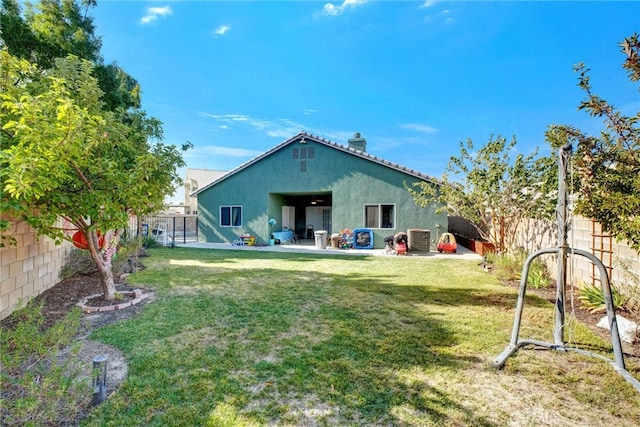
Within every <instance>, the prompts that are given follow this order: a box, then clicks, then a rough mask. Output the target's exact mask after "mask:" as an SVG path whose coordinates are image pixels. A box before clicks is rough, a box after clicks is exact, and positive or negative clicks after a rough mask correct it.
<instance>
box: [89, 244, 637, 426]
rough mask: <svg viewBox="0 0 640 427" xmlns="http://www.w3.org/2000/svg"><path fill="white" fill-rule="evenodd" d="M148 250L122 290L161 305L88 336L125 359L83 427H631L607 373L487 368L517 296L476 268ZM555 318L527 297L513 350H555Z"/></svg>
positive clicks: (591, 366) (526, 354)
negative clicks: (525, 345) (521, 341)
mask: <svg viewBox="0 0 640 427" xmlns="http://www.w3.org/2000/svg"><path fill="white" fill-rule="evenodd" d="M149 252H150V255H151V256H150V257H149V258H145V259H144V260H143V262H144V263H145V265H146V266H147V269H146V270H144V271H141V272H139V273H136V274H134V275H132V276H131V277H130V278H129V283H130V284H132V285H137V286H146V287H149V288H152V289H153V290H154V291H155V292H156V296H157V297H156V299H155V301H153V302H152V303H150V304H149V305H148V306H147V307H146V308H145V310H144V311H143V312H142V314H140V315H139V316H137V317H135V318H133V319H130V320H128V321H126V322H123V323H120V324H114V325H111V326H109V327H106V328H103V329H101V330H98V331H97V332H96V333H94V334H93V336H92V338H93V339H97V340H100V341H103V342H105V343H108V344H111V345H114V346H117V347H119V348H120V349H122V351H123V352H124V353H125V355H126V357H127V359H128V360H129V363H130V365H129V375H128V378H127V380H126V381H125V383H124V384H123V385H122V387H121V388H120V390H119V391H118V392H117V393H116V394H115V395H114V396H112V397H110V398H109V400H108V401H107V402H105V403H104V404H102V405H100V406H99V407H97V408H96V409H95V410H94V411H92V413H91V414H90V416H89V417H88V418H86V419H85V420H84V421H83V425H100V426H107V425H108V426H133V425H145V426H146V425H156V426H173V425H176V426H177V425H181V426H238V425H291V426H294V425H295V426H310V425H385V426H386V425H427V426H429V425H438V426H441V425H445V426H446V425H455V426H460V425H474V426H504V425H541V424H544V425H558V426H560V425H562V426H566V425H594V426H596V425H614V424H615V425H618V426H626V425H628V426H635V425H638V424H640V405H638V403H639V402H640V394H639V393H638V392H636V391H635V390H634V389H633V388H632V387H631V386H629V385H628V384H627V383H626V382H625V381H624V380H623V379H622V377H621V376H619V375H618V374H616V373H615V372H614V370H613V369H612V368H611V366H609V365H608V364H607V363H605V362H602V361H601V360H598V359H595V358H589V357H585V356H581V355H578V354H576V353H568V354H567V353H556V352H551V351H546V350H545V351H540V350H533V349H525V350H521V351H520V352H518V353H517V354H516V355H515V357H512V358H510V359H509V360H508V362H507V365H506V367H505V369H503V370H500V371H495V370H494V369H492V368H491V367H490V366H489V363H490V362H491V360H493V358H494V357H495V356H496V355H498V354H499V353H500V352H501V351H502V350H503V349H504V347H505V345H506V344H507V343H508V341H509V337H510V334H511V327H512V323H513V312H514V307H515V302H516V294H517V290H516V289H514V288H508V287H505V286H502V285H500V284H499V283H498V281H497V280H496V279H495V278H494V277H493V276H491V275H490V274H488V273H485V272H483V271H482V269H481V268H480V267H479V266H478V265H477V262H473V261H457V260H445V259H435V257H433V258H432V257H428V258H424V257H358V256H327V255H322V256H318V255H311V254H282V253H275V252H259V251H223V250H206V249H180V248H176V249H155V250H150V251H149ZM552 316H553V309H552V306H551V304H549V303H547V302H545V301H543V300H542V299H539V298H536V297H534V296H531V297H530V298H529V300H528V302H527V305H526V309H525V316H524V319H523V327H522V334H521V336H522V337H523V338H535V339H543V340H546V341H548V340H552V325H553V320H552ZM567 332H568V336H569V338H570V339H571V340H572V342H573V343H577V344H579V345H581V346H587V347H588V348H589V349H600V350H601V351H603V354H608V353H607V351H608V348H609V345H608V343H606V342H603V341H601V340H600V339H599V338H597V337H596V336H595V335H593V334H592V333H591V332H590V331H589V330H588V329H587V328H586V327H584V326H582V325H580V324H577V323H572V324H571V326H570V328H569V330H568V331H567ZM627 362H628V365H631V366H628V368H629V370H630V371H631V373H632V374H633V375H634V376H636V377H640V369H639V366H638V364H637V363H635V361H631V362H630V361H627Z"/></svg>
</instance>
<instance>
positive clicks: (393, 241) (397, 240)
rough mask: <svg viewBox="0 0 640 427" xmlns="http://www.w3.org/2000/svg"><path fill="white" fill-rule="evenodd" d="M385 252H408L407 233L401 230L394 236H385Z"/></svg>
mask: <svg viewBox="0 0 640 427" xmlns="http://www.w3.org/2000/svg"><path fill="white" fill-rule="evenodd" d="M384 246H385V253H386V254H388V255H406V254H407V233H405V232H404V231H399V232H397V233H396V234H394V235H393V236H388V237H385V238H384Z"/></svg>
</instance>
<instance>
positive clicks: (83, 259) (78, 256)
mask: <svg viewBox="0 0 640 427" xmlns="http://www.w3.org/2000/svg"><path fill="white" fill-rule="evenodd" d="M96 271H98V269H97V267H96V263H95V262H94V261H93V259H92V258H91V254H89V251H87V250H83V249H78V248H72V249H71V252H70V253H69V259H68V261H67V262H66V264H65V265H64V267H62V271H61V272H60V277H61V278H63V279H66V278H67V277H73V276H75V275H76V274H91V273H95V272H96Z"/></svg>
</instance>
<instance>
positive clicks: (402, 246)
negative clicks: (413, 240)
mask: <svg viewBox="0 0 640 427" xmlns="http://www.w3.org/2000/svg"><path fill="white" fill-rule="evenodd" d="M396 253H397V254H398V255H406V254H407V244H406V243H405V242H398V243H396Z"/></svg>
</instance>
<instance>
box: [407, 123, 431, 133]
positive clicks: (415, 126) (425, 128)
mask: <svg viewBox="0 0 640 427" xmlns="http://www.w3.org/2000/svg"><path fill="white" fill-rule="evenodd" d="M399 126H400V127H401V128H402V129H408V130H414V131H416V132H420V133H437V132H438V130H437V129H436V128H434V127H432V126H429V125H424V124H420V123H404V124H401V125H399Z"/></svg>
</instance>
